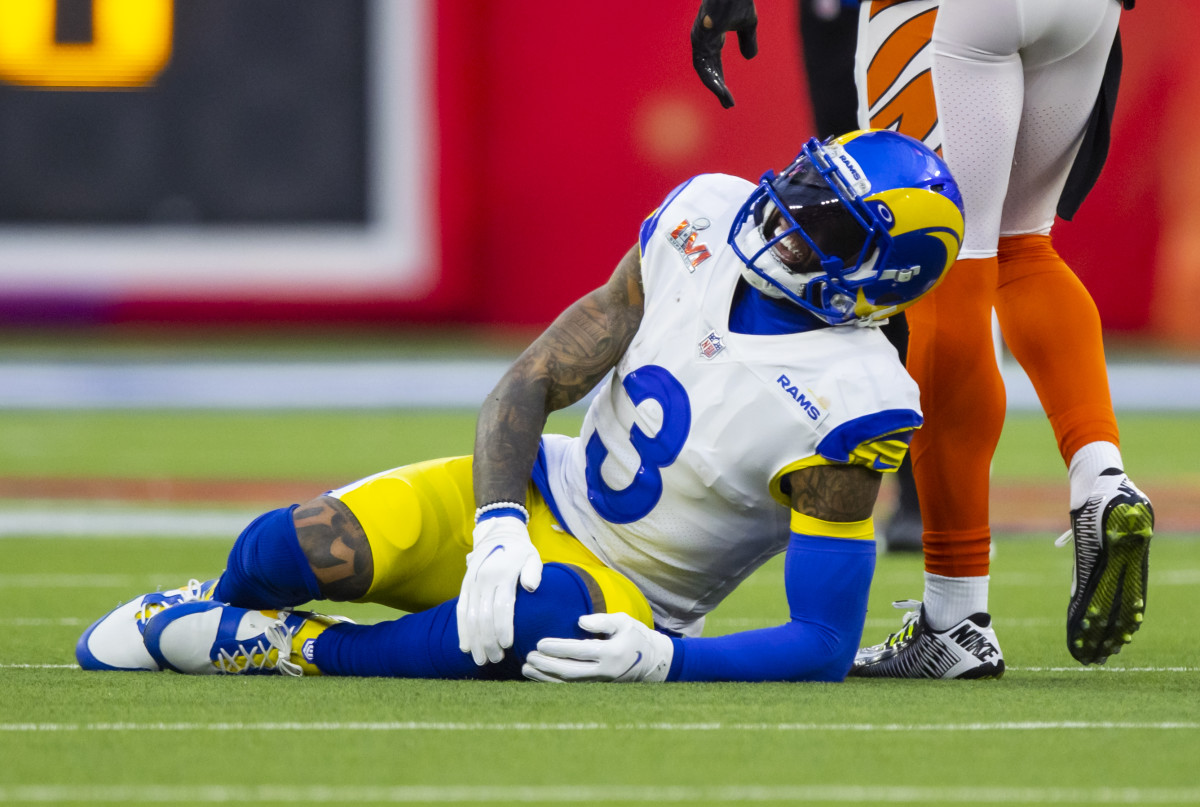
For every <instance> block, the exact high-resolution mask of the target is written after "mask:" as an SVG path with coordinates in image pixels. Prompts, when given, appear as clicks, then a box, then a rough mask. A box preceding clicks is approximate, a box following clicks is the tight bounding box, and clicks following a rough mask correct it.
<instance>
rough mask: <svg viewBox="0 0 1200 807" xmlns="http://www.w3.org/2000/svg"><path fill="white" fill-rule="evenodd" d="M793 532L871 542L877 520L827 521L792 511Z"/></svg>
mask: <svg viewBox="0 0 1200 807" xmlns="http://www.w3.org/2000/svg"><path fill="white" fill-rule="evenodd" d="M792 532H794V533H799V534H801V535H821V536H824V537H826V538H854V539H857V540H866V541H869V540H871V539H872V538H874V537H875V519H873V518H865V519H863V520H862V521H825V520H823V519H820V518H814V517H812V516H809V515H805V514H804V513H801V512H800V511H799V510H793V511H792Z"/></svg>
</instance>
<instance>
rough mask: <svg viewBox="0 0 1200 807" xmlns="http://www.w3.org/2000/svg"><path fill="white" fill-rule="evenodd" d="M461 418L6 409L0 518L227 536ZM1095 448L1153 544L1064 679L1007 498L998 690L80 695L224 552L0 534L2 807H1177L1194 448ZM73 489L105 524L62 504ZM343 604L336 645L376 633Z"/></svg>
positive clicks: (1191, 678) (245, 690)
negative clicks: (1129, 632)
mask: <svg viewBox="0 0 1200 807" xmlns="http://www.w3.org/2000/svg"><path fill="white" fill-rule="evenodd" d="M572 420H573V418H572V416H569V415H568V416H564V417H563V418H561V419H557V420H556V421H555V424H554V425H556V426H559V427H561V428H569V427H570V425H571V423H572ZM472 424H473V417H472V416H471V415H470V414H466V413H462V414H455V413H450V414H447V413H421V412H416V413H395V412H388V413H382V412H376V413H352V414H344V413H343V414H330V413H304V412H289V413H253V414H241V413H212V412H162V413H154V412H139V413H122V412H107V413H104V412H100V413H56V414H49V413H40V412H8V413H5V414H4V416H3V417H2V418H0V477H2V478H0V487H2V488H3V490H0V496H3V497H4V498H3V500H2V501H0V522H2V521H4V520H5V516H6V515H8V516H9V517H10V520H11V519H13V514H21V515H23V516H28V515H29V514H30V513H42V514H45V515H46V516H47V518H48V521H47V523H50V524H53V523H67V522H65V521H59V522H55V521H54V520H53V517H64V516H69V515H71V514H73V513H86V512H91V511H94V512H98V513H101V514H108V515H114V514H115V515H118V516H121V517H125V516H129V515H130V514H134V515H136V514H137V513H141V512H147V511H153V512H155V513H158V514H164V513H165V514H168V515H170V514H178V513H185V514H190V515H191V516H197V515H204V514H211V513H216V514H225V515H228V516H230V517H232V518H237V517H240V515H241V514H253V513H254V512H256V511H257V510H261V509H264V508H266V507H270V506H276V505H278V504H282V503H284V502H282V501H278V500H277V498H278V496H279V495H283V494H285V493H286V494H288V495H289V496H290V495H291V494H293V493H294V494H295V496H297V497H299V496H301V495H305V494H306V493H317V492H320V490H321V489H323V488H325V487H329V486H332V485H335V484H339V483H341V482H344V481H348V480H350V479H353V478H356V477H358V476H361V475H365V474H367V473H370V472H373V471H376V470H379V469H382V468H384V467H388V466H390V465H395V464H400V463H403V462H407V461H410V460H415V459H422V458H427V457H430V456H434V455H443V454H452V453H462V452H467V451H469V450H470V445H471V430H472ZM1122 425H1123V430H1124V435H1125V436H1124V443H1125V452H1126V459H1127V463H1128V465H1129V466H1130V468H1131V470H1133V469H1136V470H1137V471H1138V473H1137V475H1136V477H1135V478H1136V479H1137V481H1138V483H1139V484H1140V485H1142V487H1144V488H1145V489H1146V490H1147V492H1148V493H1150V495H1151V496H1152V497H1153V498H1155V499H1156V502H1158V503H1159V510H1160V525H1166V527H1164V528H1163V529H1160V533H1159V535H1158V537H1156V539H1155V546H1154V551H1153V553H1152V567H1153V570H1152V575H1151V591H1150V596H1149V604H1148V609H1147V621H1146V625H1145V627H1144V628H1143V629H1142V631H1141V632H1140V633H1139V634H1138V636H1137V638H1136V640H1135V641H1134V643H1133V645H1131V646H1130V647H1129V648H1127V649H1126V651H1125V652H1124V653H1122V654H1121V655H1120V656H1117V657H1114V658H1113V659H1112V660H1111V661H1110V663H1109V664H1108V665H1107V666H1106V667H1103V668H1087V669H1084V668H1080V667H1079V666H1077V665H1076V664H1075V663H1074V662H1073V661H1072V660H1071V659H1070V657H1069V656H1068V654H1067V652H1066V649H1065V647H1064V640H1063V630H1064V628H1063V623H1064V613H1065V607H1066V598H1067V589H1068V579H1069V568H1070V549H1068V548H1064V549H1056V548H1055V547H1054V545H1053V538H1054V537H1056V536H1057V534H1058V532H1059V531H1061V529H1062V528H1063V527H1061V526H1058V527H1053V528H1043V525H1041V524H1040V522H1038V521H1037V519H1034V520H1033V521H1027V520H1022V517H1021V516H1022V514H1023V512H1024V511H1025V509H1029V508H1035V507H1040V506H1042V505H1041V504H1039V503H1038V502H1037V501H1032V500H1031V501H1032V503H1031V504H1030V505H1029V506H1028V508H1025V507H1024V506H1023V505H1022V504H1021V501H1022V499H1021V498H1020V497H1019V496H1018V497H1017V498H1016V499H1012V500H1006V503H1005V507H1007V508H1009V511H1011V512H1010V517H1009V521H1010V522H1011V523H1013V524H1015V525H1017V527H1016V529H1020V530H1024V531H1023V532H1021V533H1020V534H1016V533H1014V534H1005V535H1002V536H1000V537H999V539H998V540H997V542H996V543H997V552H996V557H995V560H994V563H993V569H992V571H993V582H992V610H993V612H994V613H995V614H997V628H998V631H999V638H1000V640H1001V644H1002V647H1003V649H1004V653H1005V656H1006V659H1007V661H1008V663H1009V665H1010V667H1009V672H1008V673H1007V674H1006V675H1005V677H1004V678H1003V679H1001V680H999V681H991V682H917V681H904V682H881V681H849V682H847V683H844V684H838V685H813V684H754V685H746V684H675V685H668V686H660V685H579V686H563V687H554V686H543V685H534V684H524V683H474V682H421V681H395V680H351V679H343V680H336V679H304V680H294V679H278V678H258V679H238V678H222V679H196V678H186V677H183V676H177V675H173V674H106V673H92V674H87V673H83V672H81V671H79V670H77V669H75V668H74V667H73V655H72V654H73V646H74V642H75V639H76V637H77V636H78V635H79V633H80V632H81V631H82V630H83V628H84V627H86V625H87V624H88V623H89V622H90V621H91V620H92V619H94V618H95V617H97V616H99V615H100V614H101V613H103V612H104V611H105V610H107V609H108V608H111V607H112V606H113V605H115V604H116V603H117V602H118V601H119V600H121V599H123V598H125V599H127V598H129V597H130V596H132V595H134V594H136V593H140V592H142V591H146V590H151V589H154V588H156V587H158V586H163V587H173V586H176V585H179V584H180V583H182V582H183V581H184V580H186V579H187V578H188V577H192V576H195V577H200V578H201V579H204V578H205V577H209V576H212V575H214V574H216V573H217V572H219V571H220V569H221V566H222V562H223V559H224V553H225V550H226V548H227V546H228V543H229V540H230V539H231V538H232V536H229V537H228V538H220V537H217V536H208V535H203V534H194V535H190V536H185V537H180V534H181V533H179V532H175V533H172V532H170V531H169V530H167V529H166V528H163V532H162V533H161V534H152V533H147V532H146V530H145V529H142V530H141V532H140V533H139V534H138V537H134V538H130V537H121V536H113V535H108V536H104V535H100V536H96V535H92V536H85V537H81V536H79V535H78V534H73V535H71V536H64V535H52V534H39V535H30V534H19V533H13V531H12V530H8V531H5V532H0V535H2V536H3V537H0V558H3V560H4V563H3V567H2V568H0V801H4V802H16V803H48V802H57V803H97V802H100V803H103V802H124V803H148V802H177V803H213V802H239V803H255V804H281V803H313V804H355V803H363V804H367V803H382V802H402V803H430V804H433V803H488V804H507V803H514V804H516V803H528V802H538V803H625V804H652V803H662V802H668V803H674V802H687V803H693V804H720V803H730V802H760V803H788V802H793V803H796V802H803V803H812V804H825V803H828V804H847V803H851V804H878V803H885V802H895V803H938V804H977V803H984V804H991V803H1018V804H1037V803H1075V804H1082V803H1125V804H1188V803H1200V766H1198V765H1197V758H1198V757H1200V652H1198V651H1197V648H1196V643H1195V638H1194V637H1195V636H1196V635H1197V634H1198V633H1200V624H1198V619H1197V616H1196V602H1197V599H1198V598H1197V596H1196V595H1197V593H1200V523H1197V522H1196V521H1195V519H1193V518H1192V517H1191V516H1189V515H1187V512H1186V511H1187V506H1188V504H1189V503H1190V502H1193V501H1195V500H1196V499H1198V498H1200V496H1197V494H1198V493H1200V473H1198V472H1197V470H1196V467H1195V459H1194V458H1195V457H1197V456H1200V428H1197V425H1198V424H1197V422H1196V421H1195V420H1192V419H1188V418H1178V417H1150V416H1146V417H1125V418H1123V419H1122ZM1057 462H1058V461H1057V457H1056V455H1055V454H1054V451H1053V448H1052V445H1051V442H1050V437H1049V430H1048V428H1047V427H1046V426H1045V425H1044V422H1042V421H1041V420H1039V419H1034V418H1026V417H1018V418H1010V423H1009V426H1008V428H1007V430H1006V432H1005V437H1004V440H1003V441H1002V444H1001V450H1000V454H999V456H998V457H997V461H996V464H995V476H996V480H997V486H998V488H1007V489H1015V490H1017V491H1018V492H1019V493H1020V492H1022V491H1024V493H1022V494H1021V495H1033V494H1032V493H1030V492H1031V491H1033V492H1036V491H1037V489H1038V488H1039V487H1043V488H1046V489H1047V490H1050V491H1051V494H1050V495H1051V497H1052V498H1053V497H1058V498H1062V497H1065V492H1063V489H1062V482H1061V480H1062V471H1061V468H1060V467H1059V466H1058V464H1057ZM228 480H233V481H234V482H233V484H230V483H229V481H228ZM264 480H266V481H267V482H269V483H270V484H264ZM97 485H98V487H97ZM106 485H107V486H106ZM89 486H90V487H89ZM1156 490H1161V491H1162V492H1163V497H1159V496H1157V495H1156ZM37 491H52V492H53V493H52V495H53V497H54V498H47V497H39V496H38V495H37ZM72 491H76V493H72ZM93 495H100V496H103V497H106V498H118V499H124V501H122V502H117V503H114V502H110V501H106V502H100V503H96V502H90V501H85V500H84V498H83V497H85V496H93ZM1054 500H1055V501H1057V499H1054ZM1168 501H1169V502H1172V503H1175V506H1174V507H1173V508H1170V509H1171V510H1172V512H1167V510H1165V509H1164V504H1165V503H1166V502H1168ZM1181 513H1182V515H1181ZM1022 525H1024V526H1022ZM1030 525H1032V526H1030ZM0 526H2V525H0ZM143 526H144V525H143ZM39 529H44V528H39ZM63 529H64V530H67V531H70V530H68V528H67V527H63ZM30 530H33V528H32V527H31V528H30ZM920 568H921V565H920V561H919V559H918V558H915V557H912V556H891V555H885V556H881V558H880V562H879V567H878V571H877V574H876V581H875V585H874V589H873V595H872V605H871V611H870V614H869V620H868V626H867V637H868V638H870V639H872V640H875V639H881V638H882V637H883V636H884V635H885V634H886V633H887V632H888V630H889V629H891V628H894V627H895V626H896V625H897V624H898V619H899V616H900V612H898V611H893V610H892V609H891V607H890V605H889V603H890V601H891V600H893V599H899V598H903V597H908V596H916V595H919V593H920ZM781 577H782V567H781V564H778V563H772V564H770V565H768V566H767V567H764V569H762V570H761V571H760V572H759V573H758V574H756V575H755V576H754V577H752V578H751V579H750V580H749V581H747V583H746V584H745V585H744V586H743V587H742V589H740V590H739V591H738V592H737V593H736V594H735V595H734V596H733V597H732V598H731V599H730V600H729V601H728V602H727V603H725V604H724V605H722V607H721V608H720V609H718V610H717V611H716V612H715V613H714V614H713V616H712V617H711V619H710V622H709V631H710V633H713V634H716V633H723V632H728V631H733V630H741V629H745V628H749V627H758V626H765V625H769V624H773V623H777V622H779V621H781V620H782V619H784V618H785V616H786V605H785V603H784V601H783V597H782V586H781ZM341 610H342V612H344V613H346V614H348V615H350V616H353V617H355V618H357V619H359V620H360V621H372V620H374V619H378V618H384V617H385V616H386V615H387V614H388V613H389V612H386V611H383V610H380V609H373V608H367V607H356V606H349V607H347V608H344V609H341Z"/></svg>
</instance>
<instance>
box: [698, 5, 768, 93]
mask: <svg viewBox="0 0 1200 807" xmlns="http://www.w3.org/2000/svg"><path fill="white" fill-rule="evenodd" d="M757 29H758V14H757V13H756V12H755V11H754V0H701V2H700V12H699V13H698V14H697V15H696V22H695V23H693V24H692V66H693V67H695V68H696V72H697V73H699V74H700V80H701V81H703V82H704V86H706V87H708V88H709V89H710V90H712V91H713V94H714V95H716V96H717V98H719V99H720V100H721V106H723V107H725V108H726V109H729V107H731V106H733V96H732V95H731V94H730V93H729V88H728V87H726V86H725V70H724V68H723V67H721V48H723V47H724V46H725V34H727V33H728V32H730V31H737V35H738V48H739V49H740V50H741V51H742V56H743V57H745V58H747V59H753V58H754V57H755V56H756V55H757V54H758V31H757Z"/></svg>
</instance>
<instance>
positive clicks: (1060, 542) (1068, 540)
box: [1054, 530, 1075, 546]
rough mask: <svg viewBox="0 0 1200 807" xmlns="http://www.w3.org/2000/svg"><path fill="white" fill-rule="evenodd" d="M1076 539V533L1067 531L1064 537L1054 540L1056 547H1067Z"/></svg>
mask: <svg viewBox="0 0 1200 807" xmlns="http://www.w3.org/2000/svg"><path fill="white" fill-rule="evenodd" d="M1074 537H1075V531H1074V530H1067V531H1066V532H1064V533H1063V534H1062V535H1060V536H1058V537H1057V538H1055V539H1054V545H1055V546H1066V545H1067V544H1069V543H1071V539H1072V538H1074Z"/></svg>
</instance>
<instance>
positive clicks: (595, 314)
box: [456, 246, 642, 665]
mask: <svg viewBox="0 0 1200 807" xmlns="http://www.w3.org/2000/svg"><path fill="white" fill-rule="evenodd" d="M641 275H642V272H641V257H640V253H639V251H638V248H637V247H636V246H635V247H634V248H633V249H631V250H629V252H627V253H625V257H624V258H622V259H621V262H620V263H619V264H618V265H617V268H616V271H614V272H613V274H612V277H611V278H609V280H608V282H607V283H605V284H604V285H603V286H601V287H600V288H598V289H596V290H595V291H593V292H591V293H590V294H587V295H585V296H584V297H583V298H582V299H580V300H579V301H577V302H576V303H575V304H574V305H572V306H571V307H570V308H568V309H567V310H566V311H564V312H563V313H562V314H561V315H560V316H559V317H558V319H556V320H555V321H554V323H553V324H552V325H551V326H550V327H549V328H547V329H546V332H545V333H543V334H542V335H541V336H539V337H538V338H537V340H536V341H534V343H533V344H532V345H530V346H529V348H528V349H527V350H526V351H525V352H524V353H522V354H521V356H520V357H519V358H518V359H517V360H516V362H515V363H514V364H513V366H512V367H510V368H509V370H508V372H507V373H505V374H504V377H503V378H502V379H500V383H499V384H497V385H496V388H495V389H494V390H492V392H491V394H490V395H488V397H487V400H486V401H484V404H483V409H482V410H481V411H480V413H479V424H478V426H477V427H476V430H475V458H474V487H475V502H476V504H477V505H479V506H481V507H482V506H484V505H489V504H499V503H506V504H511V505H512V506H506V507H501V508H498V509H492V510H489V511H488V512H486V513H483V514H480V515H479V517H478V520H477V522H476V524H475V529H474V531H473V534H472V544H473V547H474V548H473V550H472V552H471V554H469V555H467V570H466V574H465V575H464V576H463V584H462V589H461V591H460V592H459V597H458V606H457V611H456V613H457V618H458V647H459V649H460V650H462V651H463V652H464V653H466V652H469V653H470V654H471V656H472V658H474V659H475V663H476V664H480V665H482V664H487V663H488V662H497V661H500V660H501V659H502V658H504V652H505V650H506V649H507V648H510V647H512V646H513V638H514V637H513V613H514V609H515V607H516V598H517V593H516V592H517V585H518V584H519V585H520V586H521V587H522V588H524V589H525V590H526V591H534V590H536V589H537V587H538V586H539V585H540V584H541V580H542V559H541V557H540V556H539V555H538V551H537V549H536V548H535V547H534V545H533V542H532V541H531V540H530V538H529V530H528V525H527V523H526V516H524V515H523V514H522V509H518V508H523V505H524V502H525V491H526V489H527V488H528V486H529V478H530V472H531V471H532V470H533V463H534V460H535V459H536V458H537V451H538V443H539V441H540V439H541V435H542V427H543V426H545V425H546V416H547V415H548V414H549V413H550V412H552V411H554V410H555V409H561V408H563V407H564V406H568V405H570V404H572V403H574V402H575V401H578V400H579V399H580V398H582V397H583V396H584V395H586V394H587V392H588V391H589V390H590V389H591V388H592V387H594V386H596V384H597V383H598V382H599V381H600V379H602V378H604V376H605V375H606V374H607V373H608V372H609V371H610V370H611V369H612V368H613V367H614V366H616V364H617V362H618V361H619V360H620V358H621V356H622V355H624V353H625V350H626V349H627V348H628V347H629V343H630V342H631V341H633V335H634V334H635V333H636V332H637V329H638V325H639V324H640V323H641V321H642V285H641Z"/></svg>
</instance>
